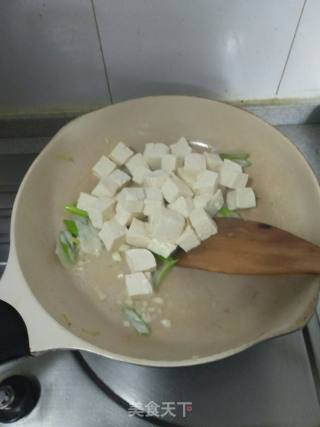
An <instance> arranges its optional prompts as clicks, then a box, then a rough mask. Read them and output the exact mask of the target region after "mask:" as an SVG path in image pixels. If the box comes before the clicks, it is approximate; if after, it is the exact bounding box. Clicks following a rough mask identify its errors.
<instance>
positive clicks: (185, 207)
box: [168, 196, 194, 218]
mask: <svg viewBox="0 0 320 427" xmlns="http://www.w3.org/2000/svg"><path fill="white" fill-rule="evenodd" d="M168 208H169V209H172V210H174V211H176V212H179V213H180V214H181V215H183V216H184V217H185V218H189V216H190V213H191V212H192V211H193V209H194V204H193V200H192V199H191V197H183V196H180V197H178V198H177V200H175V201H174V202H173V203H170V204H169V205H168Z"/></svg>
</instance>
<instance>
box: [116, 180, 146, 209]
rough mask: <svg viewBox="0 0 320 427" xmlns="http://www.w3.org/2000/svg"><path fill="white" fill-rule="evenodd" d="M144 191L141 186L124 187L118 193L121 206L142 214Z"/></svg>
mask: <svg viewBox="0 0 320 427" xmlns="http://www.w3.org/2000/svg"><path fill="white" fill-rule="evenodd" d="M143 199H144V191H143V188H140V187H129V188H123V189H122V190H121V191H120V193H119V194H118V195H117V200H118V201H119V203H118V205H119V207H120V206H121V208H122V209H123V210H125V211H127V212H130V213H132V214H134V215H139V214H142V212H143V208H144V201H143Z"/></svg>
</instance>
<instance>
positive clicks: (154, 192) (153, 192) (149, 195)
mask: <svg viewBox="0 0 320 427" xmlns="http://www.w3.org/2000/svg"><path fill="white" fill-rule="evenodd" d="M144 192H145V196H146V199H148V200H157V201H160V202H162V201H163V196H162V191H161V189H160V188H157V187H145V189H144Z"/></svg>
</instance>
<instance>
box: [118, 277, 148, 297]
mask: <svg viewBox="0 0 320 427" xmlns="http://www.w3.org/2000/svg"><path fill="white" fill-rule="evenodd" d="M124 279H125V282H126V288H127V293H128V295H129V296H130V297H134V296H136V295H148V294H152V292H153V289H152V285H151V283H150V281H149V280H148V278H147V277H146V275H145V274H144V273H141V272H139V273H131V274H126V275H125V277H124Z"/></svg>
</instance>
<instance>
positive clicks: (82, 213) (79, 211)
mask: <svg viewBox="0 0 320 427" xmlns="http://www.w3.org/2000/svg"><path fill="white" fill-rule="evenodd" d="M64 209H65V210H66V211H67V212H69V213H71V214H73V215H77V216H81V217H84V218H88V216H89V215H88V212H87V211H84V210H83V209H79V208H77V207H76V206H74V205H65V207H64Z"/></svg>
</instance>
